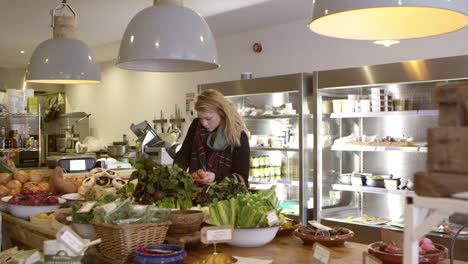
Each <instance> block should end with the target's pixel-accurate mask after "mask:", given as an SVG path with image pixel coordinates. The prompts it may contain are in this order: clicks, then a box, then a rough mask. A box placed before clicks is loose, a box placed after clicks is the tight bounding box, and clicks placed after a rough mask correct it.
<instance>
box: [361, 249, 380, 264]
mask: <svg viewBox="0 0 468 264" xmlns="http://www.w3.org/2000/svg"><path fill="white" fill-rule="evenodd" d="M382 263H383V262H382V261H381V260H380V259H378V258H376V257H374V256H372V255H371V254H369V253H367V252H362V264H382Z"/></svg>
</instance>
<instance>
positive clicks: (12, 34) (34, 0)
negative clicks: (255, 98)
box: [0, 0, 312, 68]
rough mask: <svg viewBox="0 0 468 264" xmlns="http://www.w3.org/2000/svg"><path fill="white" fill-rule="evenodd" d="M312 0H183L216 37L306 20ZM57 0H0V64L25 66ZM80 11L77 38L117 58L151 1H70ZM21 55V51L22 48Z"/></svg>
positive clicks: (46, 31) (47, 32)
mask: <svg viewBox="0 0 468 264" xmlns="http://www.w3.org/2000/svg"><path fill="white" fill-rule="evenodd" d="M311 2H312V1H311V0H184V1H183V3H184V5H185V6H188V7H190V8H192V9H193V10H195V11H197V12H198V13H200V14H201V15H202V16H203V17H205V19H206V21H207V22H208V24H209V25H210V27H211V29H212V31H213V33H214V34H215V35H223V34H231V33H237V32H242V31H247V30H251V29H255V28H259V27H264V26H268V25H273V24H281V23H286V22H289V21H293V20H298V19H306V18H308V17H309V15H310V13H311V6H312V3H311ZM60 3H61V0H0V33H1V35H0V36H1V37H0V67H4V68H24V67H25V65H26V64H27V62H28V60H29V58H30V56H31V54H32V52H33V51H34V48H35V47H36V46H37V45H38V44H39V43H40V42H42V41H44V40H46V39H48V38H50V37H51V36H52V29H51V28H50V20H51V17H50V15H49V11H50V10H51V9H53V8H54V7H56V6H57V5H58V4H60ZM67 3H68V4H70V5H71V6H72V7H73V9H74V10H75V11H76V12H77V14H78V23H77V25H78V29H77V30H78V31H77V34H76V37H77V38H78V39H80V40H82V41H84V42H85V43H86V44H88V45H89V46H90V47H91V48H93V49H94V50H95V52H96V57H97V59H98V60H99V61H107V60H111V59H114V58H116V57H117V52H118V42H120V39H121V37H122V35H123V33H124V31H125V28H126V26H127V24H128V22H129V21H130V20H131V19H132V17H133V16H135V14H136V13H138V12H139V11H140V10H142V9H144V8H145V7H148V6H150V5H152V4H153V0H68V1H67ZM21 50H24V51H25V53H24V54H21V53H20V51H21Z"/></svg>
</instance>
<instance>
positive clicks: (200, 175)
mask: <svg viewBox="0 0 468 264" xmlns="http://www.w3.org/2000/svg"><path fill="white" fill-rule="evenodd" d="M190 176H192V178H193V179H194V180H195V179H203V178H205V177H206V172H205V171H204V170H202V169H199V170H197V171H194V172H193V173H192V174H190Z"/></svg>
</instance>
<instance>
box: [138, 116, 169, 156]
mask: <svg viewBox="0 0 468 264" xmlns="http://www.w3.org/2000/svg"><path fill="white" fill-rule="evenodd" d="M130 130H132V131H133V133H134V134H135V135H136V136H137V137H138V139H137V144H138V146H139V147H138V154H137V155H139V156H147V157H149V158H151V159H152V160H153V162H154V163H156V164H159V165H171V164H172V163H173V161H174V160H173V159H174V157H175V152H174V153H173V155H170V154H169V152H168V150H167V149H166V147H165V145H166V144H165V142H164V140H163V139H161V137H160V135H159V134H158V133H157V132H156V130H154V129H153V128H152V127H151V125H150V124H149V123H148V122H147V121H146V120H145V121H143V122H141V123H138V124H136V125H134V124H131V125H130Z"/></svg>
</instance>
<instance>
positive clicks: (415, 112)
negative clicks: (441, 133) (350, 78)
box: [330, 110, 439, 118]
mask: <svg viewBox="0 0 468 264" xmlns="http://www.w3.org/2000/svg"><path fill="white" fill-rule="evenodd" d="M438 115H439V110H411V111H389V112H366V113H332V114H331V115H330V118H357V117H386V116H438Z"/></svg>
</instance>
